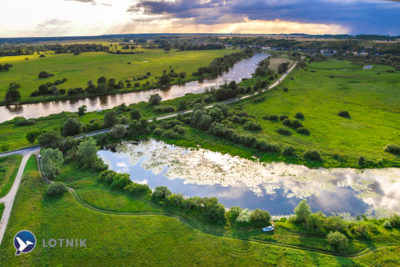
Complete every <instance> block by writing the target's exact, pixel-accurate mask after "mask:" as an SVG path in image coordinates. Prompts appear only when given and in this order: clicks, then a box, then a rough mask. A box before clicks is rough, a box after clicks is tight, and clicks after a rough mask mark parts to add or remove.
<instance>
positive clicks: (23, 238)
mask: <svg viewBox="0 0 400 267" xmlns="http://www.w3.org/2000/svg"><path fill="white" fill-rule="evenodd" d="M35 246H36V237H35V235H34V234H33V233H31V232H29V231H26V230H24V231H20V232H18V233H17V234H16V235H15V236H14V247H15V249H16V250H17V251H16V252H15V255H17V256H18V255H20V254H21V253H28V252H31V251H32V250H33V249H34V248H35Z"/></svg>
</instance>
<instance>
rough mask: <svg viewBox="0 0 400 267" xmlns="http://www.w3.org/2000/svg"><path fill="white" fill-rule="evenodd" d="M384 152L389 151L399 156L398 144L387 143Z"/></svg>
mask: <svg viewBox="0 0 400 267" xmlns="http://www.w3.org/2000/svg"><path fill="white" fill-rule="evenodd" d="M385 152H388V153H391V154H393V155H396V156H400V146H398V145H387V146H386V147H385Z"/></svg>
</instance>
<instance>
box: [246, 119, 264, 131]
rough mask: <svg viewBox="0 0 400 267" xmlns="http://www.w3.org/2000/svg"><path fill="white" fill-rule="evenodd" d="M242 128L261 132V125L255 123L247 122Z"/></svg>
mask: <svg viewBox="0 0 400 267" xmlns="http://www.w3.org/2000/svg"><path fill="white" fill-rule="evenodd" d="M243 128H244V129H245V130H247V131H259V130H261V125H260V124H259V123H258V122H256V121H247V122H246V123H245V124H244V126H243Z"/></svg>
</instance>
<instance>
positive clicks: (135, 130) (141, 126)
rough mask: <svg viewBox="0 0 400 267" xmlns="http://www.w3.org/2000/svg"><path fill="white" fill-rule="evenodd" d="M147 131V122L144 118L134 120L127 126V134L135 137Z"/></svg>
mask: <svg viewBox="0 0 400 267" xmlns="http://www.w3.org/2000/svg"><path fill="white" fill-rule="evenodd" d="M148 132H149V122H148V121H147V120H146V119H141V120H140V121H137V120H134V121H131V123H130V124H129V126H128V135H129V136H131V137H133V138H135V137H138V136H141V135H143V134H146V133H148Z"/></svg>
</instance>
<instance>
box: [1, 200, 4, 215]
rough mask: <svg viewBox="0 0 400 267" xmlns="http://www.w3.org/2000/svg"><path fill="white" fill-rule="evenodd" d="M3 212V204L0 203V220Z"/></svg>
mask: <svg viewBox="0 0 400 267" xmlns="http://www.w3.org/2000/svg"><path fill="white" fill-rule="evenodd" d="M3 210H4V204H3V203H0V218H1V216H2V215H3Z"/></svg>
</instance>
